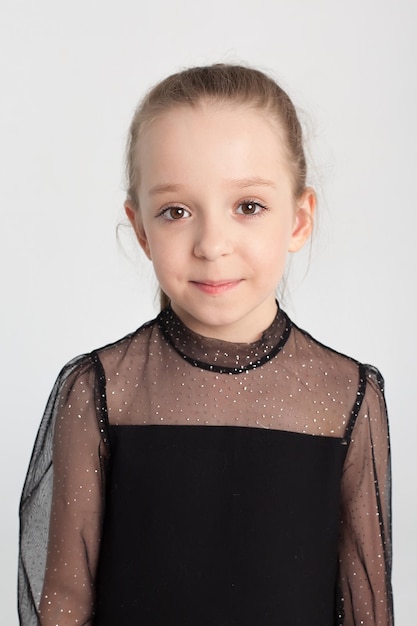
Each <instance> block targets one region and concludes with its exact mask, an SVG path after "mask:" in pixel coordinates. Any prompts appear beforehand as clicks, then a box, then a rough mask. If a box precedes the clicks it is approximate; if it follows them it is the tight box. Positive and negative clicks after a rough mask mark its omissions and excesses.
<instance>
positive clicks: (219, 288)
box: [191, 279, 242, 296]
mask: <svg viewBox="0 0 417 626" xmlns="http://www.w3.org/2000/svg"><path fill="white" fill-rule="evenodd" d="M241 282H242V281H241V279H238V280H204V281H198V280H192V281H191V283H192V284H193V285H194V286H195V287H197V289H199V290H200V291H202V292H203V293H207V294H209V295H212V296H216V295H219V294H222V293H225V292H227V291H231V290H232V289H234V288H235V287H237V286H238V285H239V284H240V283H241Z"/></svg>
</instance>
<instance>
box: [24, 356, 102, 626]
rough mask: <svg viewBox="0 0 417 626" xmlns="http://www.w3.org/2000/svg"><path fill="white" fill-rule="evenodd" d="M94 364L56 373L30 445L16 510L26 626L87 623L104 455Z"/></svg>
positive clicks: (82, 625) (86, 362) (91, 602)
mask: <svg viewBox="0 0 417 626" xmlns="http://www.w3.org/2000/svg"><path fill="white" fill-rule="evenodd" d="M95 370H96V368H95V366H94V364H93V363H91V361H90V360H89V359H84V360H83V361H82V362H81V363H80V364H78V366H76V367H75V368H73V369H72V371H71V372H70V373H68V372H66V371H65V370H64V371H63V373H61V374H60V377H59V378H58V381H57V384H56V386H55V389H54V391H53V393H52V395H51V398H50V401H49V403H48V407H47V410H46V413H45V417H44V420H43V422H42V425H41V429H40V434H39V436H38V440H37V442H36V444H35V450H34V454H33V457H32V460H31V465H30V468H29V473H28V477H29V476H30V482H31V484H30V486H28V484H26V485H25V490H24V495H23V496H22V508H21V519H22V523H21V559H20V570H21V573H23V574H21V581H23V582H21V589H20V607H19V609H20V619H21V622H20V623H21V625H24V626H29V625H30V626H32V625H35V624H40V626H57V625H58V626H75V625H77V626H87V625H88V626H90V624H91V619H92V615H93V611H94V578H95V571H96V565H97V559H98V552H99V544H100V534H101V521H102V510H103V497H104V496H103V494H104V474H103V467H102V466H103V463H104V461H105V457H106V446H105V440H104V439H103V435H102V433H101V432H100V422H99V415H98V413H99V409H100V407H99V404H100V403H99V402H97V374H96V371H95ZM39 466H43V467H42V468H41V469H39ZM35 477H36V478H35ZM28 481H29V478H28V479H27V483H28Z"/></svg>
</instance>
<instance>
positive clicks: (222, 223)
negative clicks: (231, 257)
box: [194, 217, 234, 261]
mask: <svg viewBox="0 0 417 626" xmlns="http://www.w3.org/2000/svg"><path fill="white" fill-rule="evenodd" d="M233 249H234V244H233V233H232V229H231V225H230V224H229V225H228V224H227V221H226V220H221V219H219V218H218V217H215V218H208V219H204V220H201V221H200V222H199V224H198V226H197V228H196V233H195V243H194V254H195V256H196V257H198V258H202V259H206V260H208V261H215V260H216V259H217V258H219V257H221V256H224V255H226V254H230V253H231V252H232V251H233Z"/></svg>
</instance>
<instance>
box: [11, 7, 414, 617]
mask: <svg viewBox="0 0 417 626" xmlns="http://www.w3.org/2000/svg"><path fill="white" fill-rule="evenodd" d="M416 7H417V4H416V3H415V2H414V0H395V1H394V0H392V1H387V0H350V1H349V2H348V1H336V0H315V1H314V2H312V1H311V0H291V1H287V2H285V1H280V0H275V1H274V2H272V1H270V2H267V1H265V0H243V1H242V0H241V1H237V0H235V1H231V0H229V1H228V0H210V2H209V3H204V4H203V3H201V2H198V1H194V2H191V0H188V1H185V0H176V1H175V2H169V1H168V0H166V1H164V0H153V1H152V2H149V1H142V0H118V1H117V2H116V1H114V2H111V1H110V0H101V1H99V0H96V1H95V0H72V2H65V3H64V2H59V1H57V0H33V1H30V0H25V1H19V0H2V1H1V4H0V165H1V167H0V210H1V222H0V237H1V246H0V253H1V264H0V267H1V273H2V279H1V280H2V282H1V302H2V304H1V307H0V309H1V316H2V323H1V335H2V341H1V344H2V359H1V367H2V373H1V377H0V380H1V385H2V391H1V399H2V421H1V431H0V433H1V441H2V445H1V456H0V462H1V472H0V478H1V485H0V493H1V507H2V509H1V511H2V512H1V517H0V525H1V528H0V539H1V548H0V554H1V566H0V593H1V602H0V606H1V618H0V621H1V623H2V624H5V625H6V624H7V625H11V626H13V625H15V624H17V616H16V609H15V585H16V582H15V581H16V559H17V540H18V521H17V510H18V500H19V495H20V490H21V487H22V483H23V480H24V475H25V471H26V467H27V463H28V460H29V456H30V452H31V448H32V444H33V440H34V437H35V433H36V430H37V427H38V424H39V420H40V417H41V413H42V411H43V407H44V404H45V402H46V399H47V395H48V393H49V391H50V388H51V387H52V384H53V381H54V379H55V376H56V374H57V372H58V370H59V369H60V367H61V366H62V365H63V364H64V363H65V362H66V361H67V360H68V359H70V358H71V357H73V356H75V355H77V354H79V353H81V352H85V351H89V350H90V349H92V348H95V347H97V346H100V345H101V344H103V343H107V342H109V341H111V340H114V339H117V338H119V337H120V336H122V335H124V334H125V333H127V332H129V331H131V330H133V329H134V328H136V327H137V326H138V325H139V324H140V323H142V322H144V321H146V320H147V319H148V318H149V317H150V316H151V315H153V314H154V312H155V310H156V308H155V305H154V300H153V294H154V289H155V286H154V282H153V279H152V277H151V271H150V268H149V264H148V262H147V261H146V260H143V259H142V258H141V256H140V255H139V254H137V253H135V251H134V247H133V244H132V242H131V241H130V239H129V236H127V237H126V236H125V235H124V234H123V232H124V231H123V229H122V232H121V244H120V243H119V244H118V243H117V241H116V237H115V229H116V225H117V223H118V222H119V221H120V220H121V219H122V211H121V207H122V203H123V198H124V195H123V184H124V179H123V168H122V160H123V151H124V143H125V136H126V131H127V127H128V125H129V122H130V118H131V115H132V112H133V109H134V107H135V105H136V103H137V101H138V99H139V98H140V96H141V95H143V92H144V90H146V89H147V88H148V87H149V86H150V85H151V84H153V83H154V82H155V81H157V80H159V79H160V78H162V77H164V76H165V75H166V74H168V73H170V72H172V71H176V70H178V69H180V68H182V67H184V66H189V65H195V64H206V63H212V62H218V61H233V62H244V63H249V64H251V65H255V66H258V67H260V68H262V69H265V70H267V71H270V72H272V74H273V75H274V76H275V77H276V78H277V79H278V80H279V81H281V83H282V85H283V86H284V87H286V88H287V89H288V90H289V92H290V94H291V96H292V97H293V99H294V101H295V103H296V104H297V105H298V106H299V108H300V110H301V111H302V118H303V120H304V122H305V123H306V125H307V131H308V148H309V153H310V154H311V157H312V162H313V164H314V168H313V170H312V173H311V174H312V175H311V180H312V181H313V182H314V184H315V185H316V186H317V188H318V192H319V220H318V221H319V223H318V228H317V231H316V234H315V238H314V243H313V246H312V249H311V260H309V256H310V254H309V253H310V251H309V250H307V251H306V253H304V256H303V255H301V259H300V260H299V261H298V262H296V266H295V267H294V268H293V272H292V280H291V281H290V287H291V288H290V290H289V291H287V300H286V308H287V310H288V311H289V312H290V313H291V314H292V315H293V316H294V318H295V320H296V321H297V322H298V323H299V324H301V325H302V326H304V327H306V328H307V329H308V330H309V331H310V332H311V333H312V334H314V335H316V336H317V337H318V338H319V339H320V340H321V341H323V342H324V343H328V344H330V345H332V346H333V347H335V348H337V349H339V350H341V351H343V352H347V353H349V354H351V355H352V356H354V357H356V358H358V359H360V360H362V361H365V362H370V363H373V364H375V365H377V366H378V367H379V368H380V369H381V370H382V372H383V374H384V376H385V379H386V385H387V399H388V404H389V409H390V415H391V432H392V446H393V467H394V532H395V535H394V539H395V543H394V550H395V552H394V589H395V597H396V612H397V624H400V625H402V626H408V625H409V626H413V624H414V620H413V615H415V611H414V607H415V598H414V596H415V593H416V582H417V576H416V565H415V564H416V562H417V539H416V529H417V511H416V509H417V498H416V495H417V493H416V491H417V490H416V478H417V476H416V461H415V457H416V455H417V449H416V438H417V426H416V402H415V394H414V392H415V387H416V386H417V383H416V376H415V374H416V365H415V358H413V357H414V352H415V347H416V331H415V319H416V316H415V304H416V295H415V294H416V279H415V272H416V269H417V264H416V245H415V235H416V201H415V196H414V194H415V183H416V140H417V132H416V129H417V127H416V111H417V98H416V59H417V45H416V38H415V28H416V25H417V10H416ZM123 249H124V250H125V251H126V254H125V253H124V252H123ZM294 260H295V259H294ZM307 266H309V269H308V267H307ZM307 269H308V272H307V274H306V276H305V277H304V274H305V273H306V270H307Z"/></svg>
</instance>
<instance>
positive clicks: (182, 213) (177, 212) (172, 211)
mask: <svg viewBox="0 0 417 626" xmlns="http://www.w3.org/2000/svg"><path fill="white" fill-rule="evenodd" d="M190 215H191V214H190V212H189V211H187V209H184V208H183V207H181V206H170V207H167V208H166V209H164V210H163V211H162V217H163V218H164V219H166V220H171V221H174V220H181V219H183V218H184V217H190Z"/></svg>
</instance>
